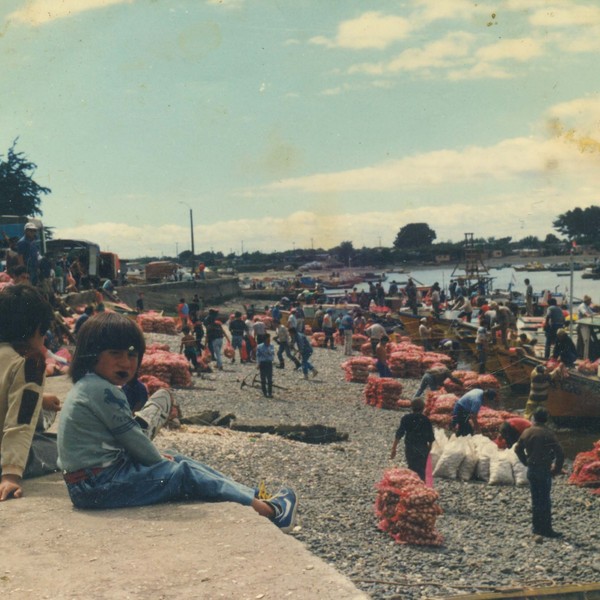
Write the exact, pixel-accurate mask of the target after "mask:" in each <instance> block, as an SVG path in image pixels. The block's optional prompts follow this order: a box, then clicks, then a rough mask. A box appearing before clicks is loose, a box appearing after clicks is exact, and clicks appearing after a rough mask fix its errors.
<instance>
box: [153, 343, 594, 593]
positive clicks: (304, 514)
mask: <svg viewBox="0 0 600 600" xmlns="http://www.w3.org/2000/svg"><path fill="white" fill-rule="evenodd" d="M148 338H149V341H150V342H160V343H168V344H170V345H171V348H172V349H177V347H178V344H179V340H178V338H176V337H172V336H163V335H156V334H151V335H149V336H148ZM343 360H344V356H343V353H342V351H341V349H338V350H335V351H331V350H322V349H316V350H315V353H314V354H313V364H314V365H315V367H316V368H317V369H318V371H319V374H318V376H317V377H315V378H314V379H312V378H311V379H309V380H304V379H303V378H302V374H301V373H299V372H294V371H293V370H292V369H291V368H289V366H288V365H286V369H285V370H279V369H275V370H274V371H275V374H274V381H275V383H276V384H277V385H281V386H283V387H285V388H287V389H286V390H278V389H276V390H275V394H274V395H275V397H274V398H272V399H267V398H264V397H263V396H262V393H261V392H260V390H257V389H252V388H247V387H246V388H244V389H240V383H241V381H242V379H243V378H244V377H246V376H247V375H248V374H250V373H252V372H257V371H256V367H255V365H240V364H239V363H236V364H227V363H226V364H225V368H224V370H223V371H220V372H216V373H214V374H209V375H206V376H205V378H204V379H200V378H197V377H195V378H194V381H195V386H194V388H193V389H189V390H177V392H176V397H177V400H178V401H179V403H180V405H181V407H182V410H183V413H184V415H185V416H191V415H193V414H197V413H199V412H201V411H203V410H208V409H211V410H217V411H219V412H220V413H221V415H224V414H227V413H233V414H235V415H236V417H237V418H238V419H242V418H243V419H252V420H264V421H268V422H273V421H275V422H278V423H287V424H296V423H301V424H305V425H309V424H314V423H319V424H323V425H328V426H333V427H336V428H337V430H338V431H339V432H347V433H348V434H349V439H348V441H347V442H336V443H333V444H324V445H310V444H304V443H301V442H293V441H288V440H285V439H283V438H280V437H278V436H274V435H269V434H257V433H241V432H237V431H232V430H229V429H223V428H217V427H197V426H184V427H182V429H180V430H170V431H163V432H161V433H160V434H159V436H158V437H157V439H156V442H157V444H158V445H159V446H160V447H161V448H164V449H166V448H170V449H174V450H177V451H178V452H181V453H183V454H187V455H189V456H192V457H194V458H196V459H197V460H200V461H202V462H205V463H207V464H208V465H210V466H213V467H215V468H217V469H219V470H221V471H222V472H224V473H226V474H228V475H230V476H231V477H233V478H235V479H237V480H238V481H241V482H243V483H246V484H247V485H251V486H253V485H256V484H257V483H258V482H259V481H260V480H264V481H265V483H266V484H267V487H268V489H276V488H277V486H279V485H280V484H287V485H290V486H292V487H294V488H295V489H296V491H297V493H298V497H299V510H298V515H299V525H298V527H297V528H296V531H294V533H293V535H295V536H296V537H297V538H298V539H299V540H301V541H302V542H303V543H304V544H306V546H307V547H308V548H309V549H310V550H311V551H312V552H314V553H315V554H316V555H318V556H319V557H321V558H322V559H324V560H325V561H327V562H329V563H330V564H332V565H333V566H335V567H336V568H337V569H338V570H339V571H341V572H342V573H344V574H345V575H347V576H348V577H349V578H351V579H352V580H353V581H354V582H355V583H356V585H357V586H358V587H359V588H360V589H362V590H364V591H365V592H367V593H368V594H370V595H371V596H372V598H376V599H379V598H400V597H401V598H408V599H411V598H432V597H442V596H449V595H455V594H460V593H470V592H475V591H488V590H490V589H496V588H498V587H505V586H506V587H512V586H521V585H550V584H563V583H583V582H593V581H598V580H600V574H599V573H600V563H598V560H597V556H598V554H597V552H598V545H599V543H600V511H599V510H598V509H599V508H600V506H599V503H600V498H599V497H598V496H592V495H591V494H589V493H588V492H587V491H585V490H583V489H581V488H576V487H574V486H569V485H567V483H566V477H560V478H558V479H557V480H555V485H554V489H553V493H552V496H553V503H554V522H555V528H556V529H557V530H559V531H561V532H563V533H564V537H563V538H562V539H560V540H542V539H541V538H537V539H536V538H534V537H533V536H532V535H531V533H530V496H529V490H528V488H516V487H490V486H487V485H485V484H483V483H477V482H469V483H461V482H454V481H447V480H436V482H435V487H436V490H437V491H438V492H439V494H440V500H439V503H440V506H441V507H442V508H443V510H444V514H443V515H441V517H440V518H439V519H438V522H437V529H438V531H440V532H441V533H442V534H443V536H444V538H445V545H444V546H443V547H440V548H428V547H414V546H407V545H398V544H396V543H395V542H394V541H393V540H392V539H391V538H390V537H389V536H388V535H387V534H385V533H382V532H380V531H378V530H377V528H376V524H377V523H376V518H375V516H374V513H373V503H374V499H375V489H374V485H375V483H376V482H378V481H379V480H380V479H381V478H382V475H383V472H384V470H385V469H386V468H389V467H391V466H393V464H395V465H398V466H404V454H403V447H402V445H400V447H399V452H398V456H397V457H396V460H395V461H393V462H392V461H390V459H389V458H388V457H389V450H390V447H391V443H392V441H393V436H394V432H395V430H396V427H397V425H398V421H399V419H400V417H401V413H398V412H392V411H383V410H378V409H376V408H373V407H371V406H367V405H366V404H364V402H363V399H362V391H363V387H364V386H363V385H362V384H358V383H350V382H346V381H345V380H344V373H343V370H342V369H341V368H340V364H341V363H342V362H343ZM403 383H404V385H405V390H406V394H405V396H406V397H410V396H411V392H412V391H414V389H415V387H416V385H417V383H418V382H417V381H416V380H403Z"/></svg>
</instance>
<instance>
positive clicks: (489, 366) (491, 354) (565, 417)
mask: <svg viewBox="0 0 600 600" xmlns="http://www.w3.org/2000/svg"><path fill="white" fill-rule="evenodd" d="M422 317H423V315H415V314H408V313H403V312H401V313H399V318H400V320H401V321H402V323H403V325H404V327H405V329H406V331H407V332H408V334H409V335H410V336H411V337H412V338H413V339H415V340H418V339H419V333H418V331H419V324H420V320H421V318H422ZM521 321H522V324H521V326H520V329H521V330H522V331H528V332H537V331H539V328H540V325H541V324H542V323H543V319H540V318H536V317H531V318H527V317H525V318H524V319H521ZM430 322H431V324H432V325H433V327H434V329H437V330H438V331H439V332H440V334H441V335H442V336H443V337H447V338H450V339H454V340H456V341H457V342H459V343H460V345H461V347H463V348H465V349H467V350H468V351H469V352H470V353H472V354H473V356H477V349H476V345H475V337H476V333H477V327H478V325H477V323H475V322H474V323H467V322H464V321H459V320H457V319H452V318H444V317H441V318H436V317H433V316H431V317H430ZM578 325H579V328H578V348H579V350H580V351H582V339H583V338H584V336H585V335H586V334H588V335H589V339H590V343H589V350H588V359H589V360H590V361H595V360H597V359H598V358H600V316H598V317H592V318H585V319H580V320H579V321H578ZM586 329H587V332H586V331H585V330H586ZM539 339H540V342H541V341H543V339H544V338H543V333H542V336H541V337H539ZM545 364H546V361H545V360H544V358H543V357H542V356H532V355H530V354H527V353H526V352H525V351H524V350H523V349H522V348H517V347H509V348H508V349H507V348H504V347H503V346H502V345H501V344H493V345H490V346H489V348H488V352H487V360H486V371H487V372H488V373H492V374H495V375H500V376H502V377H504V378H505V379H506V381H507V383H508V384H509V386H510V389H511V390H512V391H513V392H515V393H517V394H527V393H528V392H529V385H530V379H531V372H532V370H533V369H534V368H535V367H537V366H538V365H545ZM547 407H548V411H549V412H550V414H551V415H552V418H553V420H554V421H555V423H557V424H558V425H564V426H573V425H591V424H600V377H598V374H597V373H594V374H586V373H583V372H580V371H579V370H578V369H577V368H576V367H574V368H568V369H566V370H565V375H564V376H563V377H560V378H557V379H556V380H555V381H554V383H553V385H552V386H551V389H550V391H549V393H548V401H547Z"/></svg>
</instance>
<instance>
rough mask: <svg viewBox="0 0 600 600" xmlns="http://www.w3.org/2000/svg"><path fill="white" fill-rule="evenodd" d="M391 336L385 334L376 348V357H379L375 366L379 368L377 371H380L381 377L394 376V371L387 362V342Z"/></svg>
mask: <svg viewBox="0 0 600 600" xmlns="http://www.w3.org/2000/svg"><path fill="white" fill-rule="evenodd" d="M389 340H390V338H388V336H387V335H384V336H383V337H382V338H381V340H379V344H377V348H375V357H376V358H377V362H376V363H375V367H376V368H377V372H378V373H379V377H392V372H391V371H390V368H389V367H388V363H387V348H386V346H387V343H388V342H389Z"/></svg>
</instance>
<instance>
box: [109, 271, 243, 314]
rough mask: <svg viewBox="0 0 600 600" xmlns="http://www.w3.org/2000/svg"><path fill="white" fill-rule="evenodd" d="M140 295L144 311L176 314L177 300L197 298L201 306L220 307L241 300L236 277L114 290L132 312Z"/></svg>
mask: <svg viewBox="0 0 600 600" xmlns="http://www.w3.org/2000/svg"><path fill="white" fill-rule="evenodd" d="M139 292H143V293H144V307H145V308H146V310H158V311H161V310H163V311H166V312H168V313H174V312H175V307H176V306H177V304H178V302H179V298H185V299H186V301H187V302H189V301H190V300H191V299H192V296H193V295H194V294H198V296H200V299H201V300H202V302H203V305H204V306H208V305H210V304H219V303H220V302H223V301H224V300H230V299H231V298H237V297H239V296H241V291H240V286H239V281H238V278H237V277H219V278H218V279H207V280H204V281H175V282H165V283H153V284H149V285H127V286H125V287H118V288H117V293H118V294H119V297H120V298H121V300H123V302H125V303H127V304H128V305H129V306H131V307H132V308H135V301H136V300H137V298H138V293H139Z"/></svg>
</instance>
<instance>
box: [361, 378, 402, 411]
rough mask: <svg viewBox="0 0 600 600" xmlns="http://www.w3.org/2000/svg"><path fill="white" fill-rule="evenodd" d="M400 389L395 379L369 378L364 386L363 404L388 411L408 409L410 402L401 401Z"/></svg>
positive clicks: (400, 385)
mask: <svg viewBox="0 0 600 600" xmlns="http://www.w3.org/2000/svg"><path fill="white" fill-rule="evenodd" d="M402 387H403V386H402V384H401V383H400V382H399V381H398V380H397V379H393V378H391V377H372V376H371V377H369V378H368V379H367V385H366V386H365V402H366V403H367V404H369V405H370V406H375V407H376V408H385V409H388V410H399V409H401V408H410V400H405V399H402Z"/></svg>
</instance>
